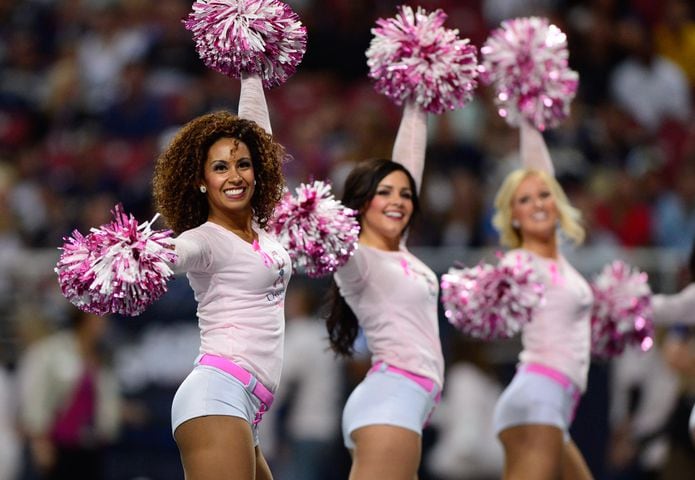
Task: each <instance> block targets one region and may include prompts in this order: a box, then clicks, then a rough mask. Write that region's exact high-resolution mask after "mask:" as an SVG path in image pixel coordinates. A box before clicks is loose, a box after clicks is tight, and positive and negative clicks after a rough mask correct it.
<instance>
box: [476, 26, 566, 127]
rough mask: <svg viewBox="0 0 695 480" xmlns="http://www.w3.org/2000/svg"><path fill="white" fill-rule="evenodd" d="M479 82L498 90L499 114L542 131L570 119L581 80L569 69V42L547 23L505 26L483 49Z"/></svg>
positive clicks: (512, 121)
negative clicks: (491, 85) (527, 123)
mask: <svg viewBox="0 0 695 480" xmlns="http://www.w3.org/2000/svg"><path fill="white" fill-rule="evenodd" d="M480 54H481V57H482V63H481V65H480V67H479V70H480V79H481V80H482V81H483V83H485V84H493V85H494V88H495V103H496V104H497V107H498V110H497V112H498V113H499V115H500V116H501V117H503V118H504V119H505V120H506V121H507V123H509V124H510V125H512V126H514V127H517V126H519V124H520V122H521V119H525V120H527V121H528V122H529V123H531V125H533V126H534V127H536V128H537V129H538V130H540V131H544V130H545V129H546V128H552V127H554V126H557V125H558V124H559V123H560V122H561V121H562V120H564V119H565V118H566V117H567V116H568V115H569V109H570V103H571V102H572V99H573V98H574V96H575V94H576V92H577V87H578V85H579V75H578V74H577V72H575V71H573V70H571V69H570V68H569V66H568V62H567V60H568V57H569V53H568V51H567V37H566V35H565V34H564V33H563V32H562V31H561V30H560V29H559V28H558V27H556V26H555V25H552V24H550V23H549V22H548V20H547V19H546V18H540V17H527V18H516V19H513V20H505V21H503V22H502V26H501V27H500V28H498V29H496V30H494V31H493V32H492V33H491V34H490V36H489V37H488V39H487V40H486V41H485V44H484V45H483V47H482V48H481V49H480Z"/></svg>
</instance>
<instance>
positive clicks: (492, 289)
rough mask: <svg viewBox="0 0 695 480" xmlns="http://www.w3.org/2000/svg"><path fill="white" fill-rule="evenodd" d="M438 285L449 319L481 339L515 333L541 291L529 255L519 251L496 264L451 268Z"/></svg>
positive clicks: (541, 287) (538, 300)
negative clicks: (440, 288) (439, 285)
mask: <svg viewBox="0 0 695 480" xmlns="http://www.w3.org/2000/svg"><path fill="white" fill-rule="evenodd" d="M441 287H442V304H443V306H444V315H445V316H446V318H447V319H448V320H449V322H450V323H451V324H452V325H454V326H455V327H456V328H458V329H459V330H461V331H462V332H463V333H465V334H467V335H470V336H472V337H475V338H480V339H483V340H497V339H505V338H510V337H513V336H514V335H516V334H517V333H518V332H519V331H520V330H521V328H522V327H523V326H524V325H525V324H527V323H528V322H530V321H531V318H532V315H533V310H534V308H536V306H538V305H539V304H540V302H541V300H542V299H543V292H544V286H543V283H542V282H541V280H540V279H539V278H538V276H537V274H536V273H535V271H534V269H533V265H532V263H531V258H530V257H529V256H526V255H522V254H521V253H519V254H517V255H514V256H513V257H507V258H506V259H505V261H502V262H500V263H498V264H497V265H490V264H487V263H484V264H479V265H477V266H475V267H472V268H455V267H452V268H450V269H449V272H448V273H445V274H444V275H442V281H441Z"/></svg>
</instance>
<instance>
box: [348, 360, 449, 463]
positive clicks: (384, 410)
mask: <svg viewBox="0 0 695 480" xmlns="http://www.w3.org/2000/svg"><path fill="white" fill-rule="evenodd" d="M438 394H439V388H437V387H435V388H434V390H433V391H432V392H427V391H426V390H425V389H424V388H422V387H421V386H420V385H418V384H417V383H416V382H414V381H413V380H410V379H408V378H406V377H404V376H403V375H400V374H398V373H394V372H383V371H376V372H373V373H370V374H369V375H367V376H366V377H365V379H364V380H362V382H361V383H360V384H359V385H357V387H356V388H355V390H353V391H352V393H351V394H350V397H349V398H348V400H347V403H346V404H345V408H344V409H343V441H344V442H345V446H346V447H347V448H348V449H349V450H352V449H354V448H355V442H354V441H353V440H352V432H354V431H355V430H357V429H358V428H361V427H365V426H367V425H394V426H397V427H402V428H407V429H408V430H412V431H414V432H416V433H417V434H418V435H422V428H423V427H424V426H425V424H426V422H427V420H428V419H429V417H430V415H431V413H432V411H433V410H434V407H435V406H436V404H437V400H438V398H439V395H438Z"/></svg>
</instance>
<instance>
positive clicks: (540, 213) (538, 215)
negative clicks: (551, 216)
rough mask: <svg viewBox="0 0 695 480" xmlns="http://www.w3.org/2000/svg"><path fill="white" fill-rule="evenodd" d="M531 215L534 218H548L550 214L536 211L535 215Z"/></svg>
mask: <svg viewBox="0 0 695 480" xmlns="http://www.w3.org/2000/svg"><path fill="white" fill-rule="evenodd" d="M531 217H532V218H533V219H534V220H545V219H547V218H548V214H547V213H545V212H536V213H534V214H533V215H531Z"/></svg>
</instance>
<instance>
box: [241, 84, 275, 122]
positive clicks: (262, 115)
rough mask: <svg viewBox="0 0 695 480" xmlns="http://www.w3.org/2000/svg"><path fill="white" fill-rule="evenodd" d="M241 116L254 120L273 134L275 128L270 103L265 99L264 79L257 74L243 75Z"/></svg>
mask: <svg viewBox="0 0 695 480" xmlns="http://www.w3.org/2000/svg"><path fill="white" fill-rule="evenodd" d="M239 116H240V117H241V118H245V119H247V120H253V121H254V122H256V123H257V124H258V125H260V126H261V127H263V129H264V130H265V131H266V132H268V133H269V134H270V135H272V134H273V130H272V128H271V127H270V115H269V114H268V104H267V103H266V101H265V93H264V91H263V81H262V80H261V77H259V76H258V75H256V74H247V73H245V74H243V75H242V77H241V93H240V95H239Z"/></svg>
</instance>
